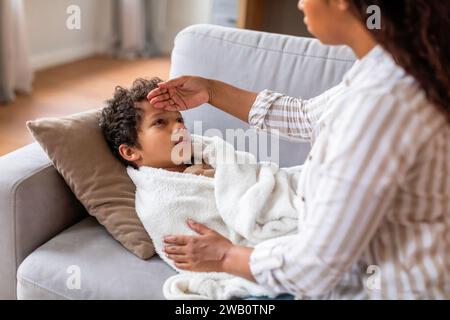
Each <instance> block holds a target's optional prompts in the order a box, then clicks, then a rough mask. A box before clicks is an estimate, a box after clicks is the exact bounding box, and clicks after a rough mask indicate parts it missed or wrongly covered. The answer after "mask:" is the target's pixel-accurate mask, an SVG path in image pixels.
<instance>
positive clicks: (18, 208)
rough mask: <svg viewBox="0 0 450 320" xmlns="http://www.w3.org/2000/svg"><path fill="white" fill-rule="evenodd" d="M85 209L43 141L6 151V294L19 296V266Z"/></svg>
mask: <svg viewBox="0 0 450 320" xmlns="http://www.w3.org/2000/svg"><path fill="white" fill-rule="evenodd" d="M85 215H86V213H85V210H84V209H83V207H82V206H81V204H80V203H79V202H78V201H77V199H76V198H75V197H74V195H73V194H72V192H71V191H70V189H69V187H68V186H67V185H66V183H65V182H64V180H63V179H62V177H61V176H60V175H59V174H58V172H57V171H56V170H55V168H54V167H53V165H52V163H51V161H50V160H49V159H48V157H47V155H46V154H45V153H44V151H43V150H42V149H41V148H40V146H39V145H38V144H36V143H34V144H31V145H28V146H26V147H24V148H22V149H19V150H17V151H15V152H12V153H10V154H8V155H5V156H3V157H0V299H15V298H16V270H17V268H18V267H19V265H20V263H21V262H22V261H23V260H24V259H25V258H26V257H27V256H28V255H29V254H30V253H31V252H33V251H34V250H35V249H36V248H37V247H39V246H40V245H42V244H43V243H45V242H47V241H48V240H50V239H51V238H52V237H53V236H55V235H56V234H58V233H60V232H61V231H63V230H64V229H66V228H67V227H69V226H71V225H73V224H74V223H76V222H77V221H79V220H80V219H81V218H82V217H83V216H85Z"/></svg>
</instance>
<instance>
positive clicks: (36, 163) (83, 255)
mask: <svg viewBox="0 0 450 320" xmlns="http://www.w3.org/2000/svg"><path fill="white" fill-rule="evenodd" d="M354 61H355V58H354V56H353V54H352V53H351V52H350V50H349V49H347V48H344V47H327V46H323V45H321V44H320V43H319V42H318V41H317V40H313V39H307V38H295V37H290V36H283V35H276V34H268V33H261V32H254V31H246V30H238V29H229V28H224V27H218V26H211V25H196V26H192V27H189V28H187V29H185V30H183V31H182V32H181V33H180V34H179V35H178V36H177V38H176V41H175V48H174V51H173V55H172V70H171V76H172V77H174V76H178V75H182V74H192V75H200V76H204V77H209V78H215V79H220V80H222V81H225V82H228V83H231V84H234V85H236V86H239V87H242V88H246V89H249V90H254V91H260V90H263V89H266V88H270V89H273V90H276V91H279V92H282V93H285V94H288V95H292V96H302V97H305V98H308V97H313V96H315V95H317V94H319V93H321V92H323V91H324V90H326V89H328V88H330V87H332V86H334V85H336V84H337V83H338V82H339V81H340V80H341V79H342V77H343V75H344V74H345V72H346V71H347V70H348V69H349V68H350V67H351V66H352V64H353V63H354ZM148 76H152V71H151V70H148ZM185 118H186V122H187V123H188V126H189V127H190V129H191V130H192V125H193V121H194V120H201V121H203V122H202V125H203V128H202V129H203V131H204V130H207V129H211V128H216V129H218V130H220V131H221V132H224V130H225V129H226V128H233V129H236V128H243V129H247V128H248V125H247V124H245V123H243V122H241V121H240V120H237V119H234V118H231V117H230V116H228V115H226V114H225V113H223V112H221V111H219V110H216V109H214V108H212V107H211V106H203V107H201V108H198V109H195V110H191V111H188V112H186V113H185ZM308 150H309V145H305V144H298V143H294V142H292V141H289V140H282V141H281V145H280V165H281V166H291V165H298V164H301V163H302V161H303V159H304V158H305V156H306V154H307V152H308ZM72 266H75V267H72ZM173 274H174V271H173V270H172V269H171V268H169V267H168V266H167V265H166V264H165V263H163V262H162V260H161V259H159V258H158V257H156V256H155V257H153V258H151V259H150V260H147V261H143V260H140V259H138V258H136V257H135V256H134V255H132V254H131V253H129V252H128V251H127V250H126V249H124V248H123V247H122V246H121V245H120V244H119V243H117V242H116V241H115V240H113V239H112V238H111V237H110V236H109V234H108V233H107V232H106V231H105V229H104V228H103V227H102V226H101V225H99V224H98V223H97V222H96V220H95V219H94V218H92V217H89V216H88V215H87V213H86V212H85V210H84V209H83V207H82V206H81V205H80V203H79V202H78V201H77V199H75V197H74V196H73V194H72V193H71V191H70V189H69V188H68V187H67V185H66V184H65V182H64V180H63V179H62V178H61V177H60V175H59V174H58V173H57V171H56V170H55V169H54V167H53V165H52V164H51V162H50V161H49V159H48V158H47V156H46V155H45V153H44V152H43V151H42V150H41V148H40V147H39V146H38V145H37V144H36V143H34V144H31V145H29V146H26V147H24V148H22V149H19V150H17V151H15V152H13V153H11V154H8V155H6V156H3V157H1V158H0V299H16V298H17V299H163V298H164V297H163V295H162V290H161V288H162V284H163V283H164V281H165V279H166V278H167V277H169V276H171V275H173ZM74 276H77V277H78V276H79V277H78V279H79V280H80V281H79V283H78V285H79V286H77V284H76V283H75V287H74V283H72V282H71V281H73V279H74V278H73V277H74Z"/></svg>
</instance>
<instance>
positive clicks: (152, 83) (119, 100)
mask: <svg viewBox="0 0 450 320" xmlns="http://www.w3.org/2000/svg"><path fill="white" fill-rule="evenodd" d="M160 82H162V80H161V79H159V78H152V79H150V80H147V79H142V78H138V79H136V80H135V81H134V82H133V85H132V86H131V88H130V89H126V88H123V87H120V86H118V87H116V88H115V91H114V97H113V98H112V99H110V100H108V101H106V107H105V108H103V110H102V114H101V117H100V121H99V125H100V127H101V129H102V131H103V135H104V136H105V139H106V141H107V143H108V145H109V148H110V149H111V151H112V153H113V154H114V155H115V156H116V158H117V159H119V160H120V161H121V162H122V163H123V164H124V165H127V166H128V165H130V166H133V167H134V168H136V164H134V163H131V162H129V161H127V160H125V159H124V158H123V157H122V156H121V155H120V153H119V147H120V145H122V144H125V145H127V146H130V147H137V148H140V145H139V141H138V131H139V127H140V125H141V121H142V115H143V111H142V109H140V108H137V107H136V102H141V101H144V100H146V99H147V95H148V93H149V92H150V91H152V90H153V89H155V88H157V87H158V83H160Z"/></svg>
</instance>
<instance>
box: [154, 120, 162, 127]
mask: <svg viewBox="0 0 450 320" xmlns="http://www.w3.org/2000/svg"><path fill="white" fill-rule="evenodd" d="M163 124H164V120H163V119H158V120H156V121H155V122H153V125H154V126H155V125H157V126H159V125H163Z"/></svg>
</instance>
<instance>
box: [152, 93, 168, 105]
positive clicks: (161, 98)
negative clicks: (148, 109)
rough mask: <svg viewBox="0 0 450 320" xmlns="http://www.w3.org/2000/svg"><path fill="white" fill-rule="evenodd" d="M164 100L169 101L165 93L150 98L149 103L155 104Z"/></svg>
mask: <svg viewBox="0 0 450 320" xmlns="http://www.w3.org/2000/svg"><path fill="white" fill-rule="evenodd" d="M166 100H170V95H169V94H167V93H163V94H160V95H159V96H156V97H154V98H152V99H151V100H150V103H151V104H155V103H157V102H162V101H166Z"/></svg>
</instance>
